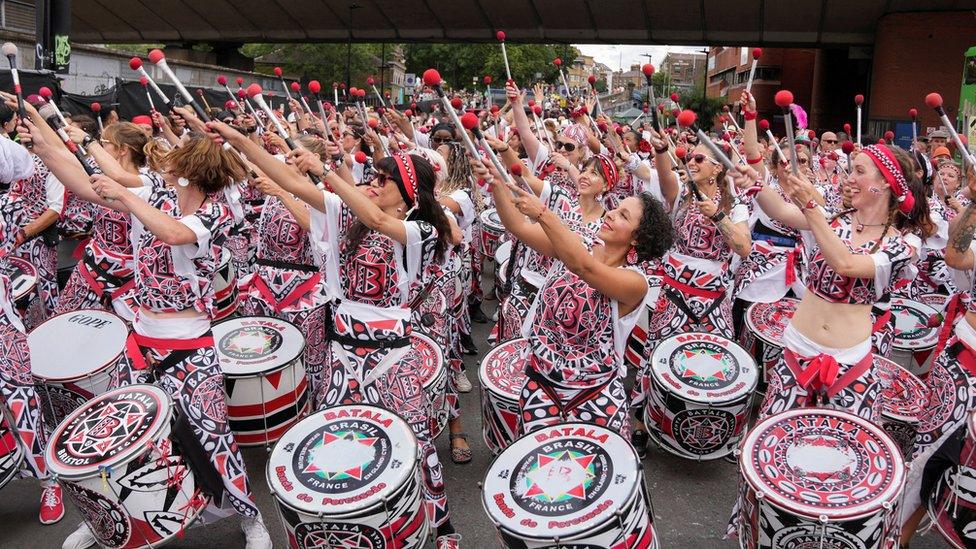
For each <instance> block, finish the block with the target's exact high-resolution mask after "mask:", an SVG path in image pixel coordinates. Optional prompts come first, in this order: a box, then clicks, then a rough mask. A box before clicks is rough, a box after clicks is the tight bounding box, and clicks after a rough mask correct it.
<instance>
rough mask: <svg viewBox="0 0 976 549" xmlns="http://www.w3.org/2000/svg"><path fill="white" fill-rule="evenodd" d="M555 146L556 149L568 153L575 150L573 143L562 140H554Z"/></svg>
mask: <svg viewBox="0 0 976 549" xmlns="http://www.w3.org/2000/svg"><path fill="white" fill-rule="evenodd" d="M555 147H556V150H557V151H558V150H565V151H566V152H568V153H571V152H573V151H575V150H576V145H575V144H574V143H563V142H562V141H556V143H555Z"/></svg>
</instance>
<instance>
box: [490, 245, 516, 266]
mask: <svg viewBox="0 0 976 549" xmlns="http://www.w3.org/2000/svg"><path fill="white" fill-rule="evenodd" d="M512 246H514V244H513V243H512V241H511V240H506V241H505V242H502V243H501V244H499V245H498V248H497V249H496V250H495V265H499V266H500V265H501V264H502V263H505V262H506V261H508V260H509V259H511V257H512Z"/></svg>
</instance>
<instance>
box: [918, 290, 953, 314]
mask: <svg viewBox="0 0 976 549" xmlns="http://www.w3.org/2000/svg"><path fill="white" fill-rule="evenodd" d="M950 299H952V298H951V297H949V296H947V295H945V294H925V295H920V296H918V300H919V301H921V302H922V303H924V304H926V305H928V306H929V307H932V308H933V309H935V310H936V311H938V312H939V313H943V312H945V308H946V306H947V305H949V300H950Z"/></svg>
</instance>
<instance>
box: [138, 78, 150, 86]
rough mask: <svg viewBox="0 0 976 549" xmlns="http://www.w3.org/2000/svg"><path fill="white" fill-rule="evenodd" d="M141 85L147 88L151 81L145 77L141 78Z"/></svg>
mask: <svg viewBox="0 0 976 549" xmlns="http://www.w3.org/2000/svg"><path fill="white" fill-rule="evenodd" d="M139 83H140V84H142V87H143V88H145V87H146V86H148V85H149V79H148V78H146V77H145V76H140V77H139Z"/></svg>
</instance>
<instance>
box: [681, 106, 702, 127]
mask: <svg viewBox="0 0 976 549" xmlns="http://www.w3.org/2000/svg"><path fill="white" fill-rule="evenodd" d="M697 119H698V115H697V114H695V111H693V110H689V109H685V110H683V111H681V113H679V114H678V116H677V121H678V124H679V125H681V126H684V127H686V128H688V127H691V126H693V125H694V124H695V120H697Z"/></svg>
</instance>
